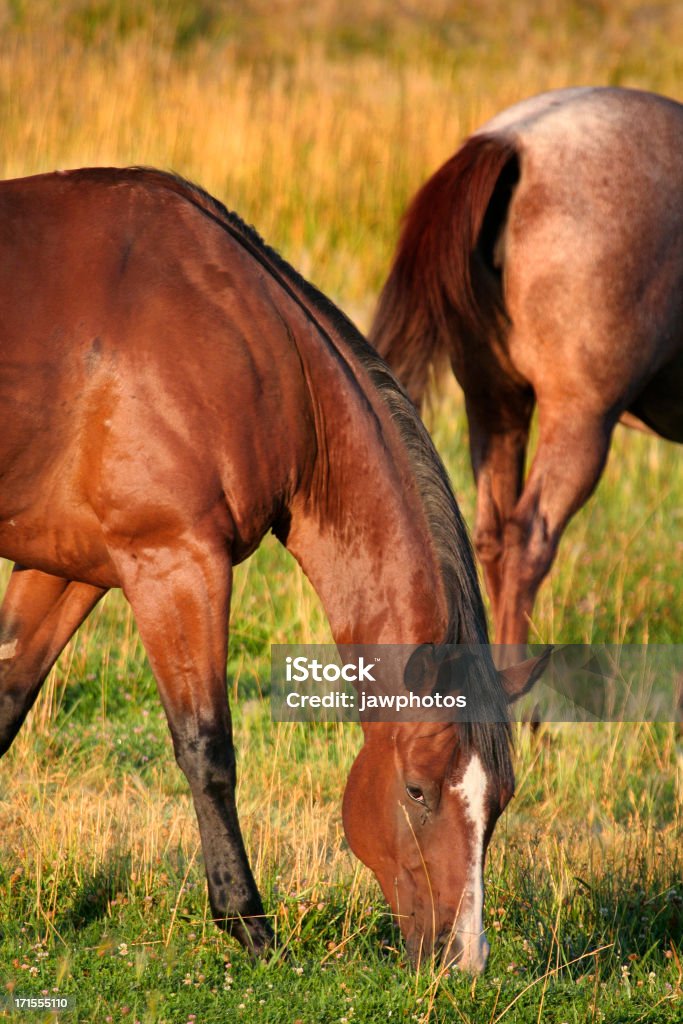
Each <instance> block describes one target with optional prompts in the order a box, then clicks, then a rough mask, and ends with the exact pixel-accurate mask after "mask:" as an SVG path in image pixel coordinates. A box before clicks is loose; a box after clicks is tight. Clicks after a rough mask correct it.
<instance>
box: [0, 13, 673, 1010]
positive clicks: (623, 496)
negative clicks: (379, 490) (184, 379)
mask: <svg viewBox="0 0 683 1024" xmlns="http://www.w3.org/2000/svg"><path fill="white" fill-rule="evenodd" d="M350 6H351V5H344V4H342V3H341V2H340V0H322V2H321V3H319V4H316V5H305V4H303V3H302V2H300V0H282V2H280V3H278V4H273V3H266V2H265V0H251V2H247V3H239V4H238V3H228V2H225V3H220V2H218V0H213V2H212V0H164V2H158V3H155V4H152V3H149V2H146V0H144V2H143V0H85V2H80V0H67V2H66V3H59V4H58V3H56V2H55V0H35V2H33V3H30V4H29V3H25V2H22V0H12V2H11V3H7V4H6V5H4V7H3V9H2V11H1V12H0V128H1V130H2V139H3V145H2V147H1V149H0V165H1V166H0V171H1V173H2V175H3V176H5V177H9V176H13V175H19V174H27V173H33V172H37V171H43V170H49V169H53V168H55V167H69V166H80V165H85V164H91V163H92V164H108V163H111V164H116V165H122V164H126V163H144V164H154V165H158V166H161V167H172V168H174V169H175V170H178V171H179V172H181V173H183V174H185V175H186V176H188V177H190V178H192V179H195V180H197V181H198V182H200V183H201V184H202V185H204V186H205V187H206V188H208V189H209V191H211V192H213V193H214V194H215V195H216V196H217V197H218V198H220V199H221V200H223V201H224V202H226V203H227V205H229V206H231V207H232V208H234V209H236V210H237V211H238V212H240V213H241V215H242V216H244V217H245V219H246V220H248V221H250V222H253V223H254V224H255V225H256V226H257V227H258V229H259V230H260V232H261V233H262V234H263V235H264V237H266V238H267V239H268V241H269V242H271V243H272V244H275V245H276V246H278V247H279V248H280V249H281V251H282V252H283V254H284V255H285V256H286V257H287V258H288V259H289V260H290V261H291V262H292V263H293V264H294V265H295V266H296V267H297V268H298V269H300V270H302V271H303V272H304V273H305V274H306V275H307V276H309V277H310V278H311V279H312V280H313V281H314V282H315V283H316V284H318V285H319V286H320V287H322V288H323V290H324V291H326V292H327V293H328V294H330V295H331V296H332V297H333V298H335V299H336V300H337V301H338V302H339V304H340V305H341V306H342V307H343V308H344V309H346V310H347V311H348V312H349V313H350V314H351V315H352V316H353V317H355V318H356V319H357V320H358V322H359V324H360V326H362V327H367V325H368V322H369V317H370V315H371V310H372V305H373V301H374V297H375V296H376V294H377V290H378V288H379V286H380V284H381V281H382V279H383V277H384V276H385V274H386V271H387V268H388V262H389V258H390V253H391V248H392V245H393V241H394V239H395V234H396V225H397V221H398V217H399V213H400V211H401V209H402V208H403V206H404V205H405V202H406V200H407V198H408V196H409V195H410V194H411V193H412V192H413V191H414V189H415V188H416V187H417V186H418V184H419V183H420V182H421V181H422V180H424V178H425V177H426V176H427V175H428V174H429V173H431V172H432V171H433V170H434V169H435V168H436V167H437V166H438V164H439V163H440V162H441V161H442V160H443V159H445V158H446V157H447V156H448V155H450V153H451V152H452V151H453V149H454V148H455V146H456V144H457V142H458V141H459V140H460V139H461V138H462V137H463V136H464V135H465V134H466V133H467V132H469V131H470V130H471V129H473V128H474V127H475V126H476V125H477V124H478V123H480V122H481V121H482V120H483V119H484V118H485V117H487V116H489V115H491V114H492V113H494V112H495V111H496V110H498V109H500V108H502V107H504V106H506V105H508V104H509V103H512V102H514V101H515V100H517V99H520V98H522V97H523V96H526V95H530V94H532V93H534V92H537V91H541V90H542V89H544V88H551V87H556V86H561V85H568V84H581V83H591V82H592V83H598V84H608V83H611V84H622V85H633V86H639V87H643V88H650V89H655V90H659V91H662V92H666V93H668V94H669V95H673V96H676V95H677V94H678V95H679V98H683V97H681V94H680V85H679V83H680V80H681V54H682V53H683V47H682V46H681V44H682V43H683V9H681V7H680V5H678V4H675V3H672V2H662V3H659V4H657V5H647V6H646V5H643V4H641V3H637V2H635V0H624V2H622V3H619V4H617V3H609V2H604V3H597V2H595V3H593V2H590V0H574V2H569V3H564V4H563V3H556V2H553V0H540V2H539V3H538V4H534V5H533V10H531V5H530V6H529V9H527V7H525V6H523V5H516V6H515V5H513V6H510V5H508V4H503V3H502V2H501V0H483V2H481V3H478V4H476V5H475V4H471V5H463V4H455V3H450V2H448V0H426V2H423V3H421V4H419V5H418V4H414V5H412V4H403V5H400V6H398V5H390V4H388V3H386V2H384V0H371V2H370V3H366V4H364V5H363V15H360V14H353V13H349V7H350ZM353 6H354V8H355V5H353ZM27 315H28V314H27ZM431 425H432V427H433V430H434V435H435V439H436V443H437V446H438V447H439V449H440V451H441V452H442V453H443V454H444V457H445V459H446V461H447V463H448V466H449V469H450V472H451V474H452V477H453V481H454V485H455V489H456V493H457V494H458V497H459V500H460V502H461V505H462V507H463V511H464V512H465V515H466V517H467V518H468V521H470V522H471V520H472V510H473V485H472V482H471V479H470V475H469V469H468V465H467V456H466V429H465V421H464V417H463V412H462V405H461V402H460V399H459V396H458V395H457V394H456V392H455V389H454V387H450V388H447V398H446V401H445V402H444V403H443V404H442V405H439V407H438V409H437V410H436V411H435V412H434V413H433V415H432V417H431ZM681 465H682V463H681V451H680V449H676V448H675V447H674V446H672V445H667V444H665V443H664V442H659V441H656V440H654V439H650V438H647V437H644V436H640V435H635V434H632V433H627V432H625V431H621V430H620V431H618V432H617V437H616V439H615V443H614V446H613V449H612V454H611V457H610V461H609V465H608V467H607V471H606V473H605V477H604V479H603V481H602V483H601V485H600V488H599V490H598V493H597V495H596V496H595V497H594V498H593V499H592V501H591V502H590V503H589V505H588V506H587V508H586V509H585V510H584V511H583V512H582V513H581V514H580V515H579V516H578V517H577V519H576V520H575V522H574V523H573V524H572V525H571V527H570V529H569V530H568V531H567V534H566V536H565V539H564V541H563V545H562V548H561V552H560V557H559V559H558V562H557V564H556V566H555V568H554V570H553V573H552V576H551V578H550V580H549V581H548V582H547V584H546V585H545V587H544V589H543V591H542V594H541V597H540V599H539V601H538V603H537V607H536V613H535V622H534V627H535V628H534V635H535V637H536V638H537V639H539V640H547V639H551V638H552V639H555V640H564V641H575V642H589V641H591V640H596V641H629V642H633V643H641V642H651V643H654V642H657V643H675V642H680V641H681V638H682V635H683V583H682V581H681V572H680V565H681V560H682V558H683V530H682V520H683V473H682V472H681ZM8 568H9V567H8V566H6V565H5V566H4V567H3V569H2V572H3V574H4V575H3V580H2V581H0V582H4V579H5V578H6V572H7V571H8ZM233 609H234V612H233V619H232V630H231V632H232V650H231V659H230V665H229V686H230V688H231V691H232V692H233V694H234V699H233V709H234V717H235V732H236V743H237V749H238V771H239V787H240V788H239V805H240V810H241V816H242V823H243V828H244V831H245V835H246V839H247V843H248V846H249V849H250V852H251V858H252V864H253V865H254V867H255V871H256V875H257V878H258V880H259V883H260V886H261V889H262V892H263V894H264V897H265V901H266V906H267V909H268V911H269V912H270V913H272V914H273V917H274V923H275V927H276V929H277V933H278V937H279V952H278V953H276V954H275V955H274V957H273V959H272V961H270V962H263V963H259V964H257V965H253V964H252V963H250V962H249V961H248V959H247V958H246V956H245V955H244V954H243V953H242V951H241V950H240V949H239V948H238V947H237V946H236V945H235V944H234V943H232V942H231V941H229V940H226V939H225V938H224V937H223V936H222V935H220V934H219V933H218V932H217V931H216V930H215V929H214V927H213V925H212V923H211V921H210V920H209V919H208V918H207V901H206V891H205V883H204V876H203V868H202V866H201V854H200V850H199V843H198V836H197V832H196V826H195V821H194V814H193V811H192V808H191V805H190V802H189V797H188V794H187V789H186V786H185V783H184V780H183V779H182V776H181V775H180V772H179V771H178V769H177V768H176V766H175V764H174V762H173V757H172V750H171V744H170V740H169V738H168V735H167V731H166V726H165V722H164V720H163V717H162V713H161V709H160V705H159V703H158V699H157V697H156V694H155V687H154V683H153V680H152V678H151V675H150V672H149V668H148V666H147V663H146V660H145V657H144V653H143V651H142V648H141V645H140V642H139V639H138V637H137V633H136V631H135V627H134V624H133V623H132V621H131V617H130V613H129V610H128V608H127V606H126V604H125V602H124V600H123V598H122V597H121V595H120V594H118V593H113V594H111V595H109V597H108V598H107V599H106V601H105V602H104V603H103V604H102V606H101V607H100V608H98V609H97V610H96V612H95V613H94V614H93V616H92V617H91V619H90V620H89V622H88V623H87V624H86V625H85V626H84V628H83V629H82V630H81V632H80V633H79V635H78V636H77V637H76V639H75V640H74V641H73V642H72V644H71V645H70V646H69V648H68V649H67V651H66V652H65V654H64V655H63V657H62V658H61V660H60V662H59V663H58V666H57V668H56V669H55V671H54V672H53V673H52V675H51V677H50V679H49V681H48V683H47V685H46V688H45V691H44V693H43V695H42V696H41V698H40V700H39V703H38V704H37V706H36V708H35V710H34V712H33V713H32V715H31V719H30V722H29V723H28V724H27V726H26V727H25V728H24V730H23V731H22V733H21V734H20V736H19V738H18V739H17V741H16V743H15V744H14V746H13V748H12V750H11V751H10V753H9V754H8V755H7V757H6V758H5V759H4V760H3V762H2V766H1V767H0V851H1V855H0V984H2V986H5V987H6V988H5V990H6V991H7V990H10V991H14V992H17V993H22V994H30V995H37V994H40V993H41V992H42V991H47V992H49V993H52V992H54V991H58V992H59V993H68V994H74V993H76V994H77V998H78V1008H77V1010H76V1011H74V1012H73V1013H71V1014H69V1015H64V1018H63V1019H64V1020H65V1021H74V1022H76V1021H79V1022H93V1024H100V1022H105V1021H109V1020H111V1021H113V1022H116V1024H119V1022H123V1021H125V1022H130V1021H139V1022H141V1024H166V1022H167V1024H187V1022H190V1021H193V1022H194V1024H218V1022H221V1024H222V1022H225V1021H230V1022H232V1021H240V1020H243V1021H257V1020H258V1021H264V1022H273V1024H296V1022H300V1024H317V1022H325V1024H327V1022H329V1024H336V1022H339V1024H350V1022H358V1024H365V1022H372V1024H374V1022H378V1024H379V1022H382V1024H384V1022H387V1021H401V1022H403V1021H406V1022H410V1024H412V1022H413V1021H417V1022H420V1024H427V1022H451V1021H453V1022H463V1024H467V1022H471V1024H495V1022H498V1021H502V1020H504V1021H506V1022H509V1024H512V1022H520V1024H532V1022H540V1021H547V1022H549V1024H551V1022H552V1024H561V1022H563V1021H566V1022H572V1024H575V1022H592V1021H596V1022H600V1021H606V1022H610V1024H627V1022H628V1024H636V1022H640V1021H642V1022H648V1024H649V1022H652V1024H659V1022H662V1024H675V1022H678V1021H680V1020H681V1018H682V1017H683V988H682V986H683V966H682V964H681V957H682V956H683V953H682V947H683V941H682V940H683V883H682V877H683V870H682V869H683V864H682V861H683V854H682V852H681V848H682V843H681V838H682V836H683V827H682V826H683V819H682V806H683V771H682V768H681V760H680V750H679V752H678V756H677V746H676V735H675V731H674V727H673V726H665V725H656V726H655V725H612V726H553V727H546V728H544V729H543V730H542V733H541V738H540V742H538V743H537V744H532V743H531V742H530V740H529V737H528V735H527V734H526V733H520V734H519V735H518V736H517V737H516V743H517V775H518V792H517V796H516V798H515V800H514V801H513V802H512V805H511V807H510V809H509V810H508V811H507V812H506V815H505V817H504V819H503V820H502V821H501V822H500V824H499V826H498V829H497V832H496V835H495V837H494V841H493V843H492V847H491V850H490V854H489V859H488V867H487V875H486V883H487V904H486V926H487V931H488V935H489V939H490V940H491V944H492V952H491V960H490V966H489V969H488V971H487V973H486V975H485V976H484V977H483V978H481V979H479V980H477V981H476V982H472V981H471V980H469V979H467V978H465V977H462V976H459V975H457V974H453V975H451V976H445V975H444V974H443V973H441V972H439V970H438V969H437V968H431V969H430V968H429V967H426V968H424V969H423V970H422V972H421V973H420V974H415V973H414V972H412V971H411V970H410V969H408V968H407V967H406V966H405V962H404V955H403V951H402V947H401V944H400V942H398V941H397V937H396V934H395V932H394V930H393V929H392V927H391V924H390V921H389V919H388V915H387V912H386V906H385V904H384V902H383V900H382V897H381V894H380V893H379V890H378V888H377V886H376V884H375V882H374V880H373V878H372V876H371V875H370V873H369V872H367V871H366V870H365V869H364V868H362V867H361V866H360V865H359V864H358V863H357V862H356V861H355V860H354V859H353V857H352V856H351V854H350V853H349V851H348V849H347V848H346V846H345V843H344V840H343V835H342V829H341V820H340V798H341V791H342V786H343V780H344V778H345V776H346V771H347V769H348V767H349V766H350V764H351V761H352V759H353V757H354V754H355V752H356V750H357V749H358V746H359V743H360V735H359V730H358V729H357V727H354V726H349V725H347V726H333V725H328V726H303V725H294V726H291V725H288V726H287V725H273V724H272V723H271V721H270V715H269V705H268V700H267V687H268V676H269V648H270V643H271V642H280V643H284V642H294V641H297V642H324V641H327V640H328V639H329V632H328V629H327V625H326V623H325V620H324V616H323V614H322V612H321V609H320V607H319V605H318V602H317V599H316V598H315V596H314V595H313V594H312V592H311V590H310V588H309V586H308V584H307V583H306V581H305V579H303V577H302V576H301V574H300V573H299V571H298V569H297V567H296V566H295V565H294V563H293V562H292V560H291V559H290V558H289V557H288V556H287V555H286V554H285V553H284V552H282V551H281V550H280V549H279V548H278V546H277V544H276V543H275V542H274V541H270V542H267V543H266V544H265V545H264V546H263V547H262V549H261V550H260V551H259V552H258V553H257V554H256V555H255V556H254V557H253V558H252V559H251V560H250V561H249V562H248V563H247V564H246V565H244V566H242V567H240V568H239V569H238V570H237V574H236V583H235V597H234V603H233ZM0 1015H1V1011H0ZM22 1019H24V1020H27V1021H28V1020H37V1019H40V1018H39V1017H38V1016H36V1015H31V1014H29V1013H26V1014H24V1015H23V1016H22V1015H18V1016H17V1020H22Z"/></svg>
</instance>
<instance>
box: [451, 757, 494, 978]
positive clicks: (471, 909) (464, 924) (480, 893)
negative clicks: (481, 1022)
mask: <svg viewBox="0 0 683 1024" xmlns="http://www.w3.org/2000/svg"><path fill="white" fill-rule="evenodd" d="M487 788H488V779H487V777H486V772H485V771H484V768H483V765H482V763H481V760H480V759H479V755H478V754H473V755H472V758H471V760H470V763H469V764H468V765H467V769H466V771H465V774H464V776H463V778H462V781H461V782H459V783H458V785H457V786H456V787H455V791H456V792H457V793H458V794H459V796H460V798H461V800H462V803H463V807H464V810H465V817H466V818H467V819H468V821H469V822H470V824H471V826H472V838H471V845H470V849H471V855H470V863H469V865H468V870H467V880H466V882H465V891H464V893H463V902H462V913H461V915H460V917H459V919H458V924H457V934H458V937H459V938H460V941H461V942H462V957H461V959H460V964H461V966H462V967H463V968H465V969H469V970H475V971H477V970H478V971H481V970H483V969H484V967H485V965H486V960H487V958H488V954H489V949H490V947H489V944H488V942H487V941H486V936H485V935H484V922H483V913H484V829H485V825H486V790H487Z"/></svg>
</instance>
